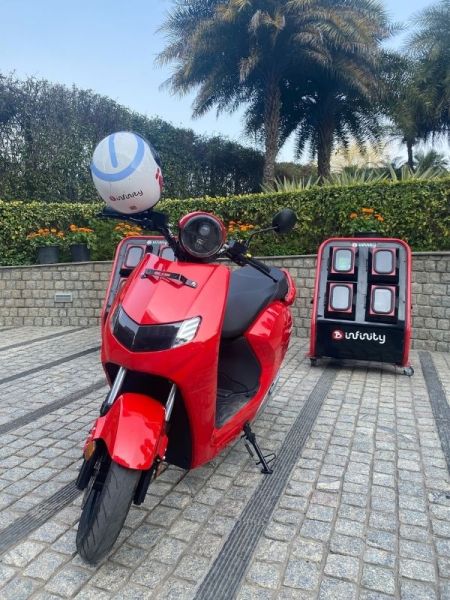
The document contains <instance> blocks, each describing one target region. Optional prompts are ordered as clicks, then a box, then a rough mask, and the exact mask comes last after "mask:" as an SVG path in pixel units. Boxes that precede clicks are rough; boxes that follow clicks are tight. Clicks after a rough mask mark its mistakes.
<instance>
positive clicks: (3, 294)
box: [0, 252, 450, 352]
mask: <svg viewBox="0 0 450 600" xmlns="http://www.w3.org/2000/svg"><path fill="white" fill-rule="evenodd" d="M264 260H265V261H266V262H267V263H268V264H272V265H274V266H278V267H285V268H287V269H289V271H290V272H291V274H292V276H293V277H294V278H295V280H296V282H297V293H298V296H297V300H296V303H295V305H294V307H293V315H294V323H295V333H296V335H298V336H299V337H301V338H303V339H305V338H308V337H309V324H310V314H311V308H312V307H311V301H312V298H313V293H314V277H315V264H316V257H315V256H313V255H311V256H287V257H282V256H281V257H271V258H266V259H264ZM110 269H111V263H110V262H90V263H77V264H59V265H46V266H24V267H0V327H11V326H22V325H34V326H49V325H70V326H75V327H77V326H81V327H89V326H95V325H98V323H99V315H100V310H101V306H102V303H103V298H104V295H105V291H106V287H107V282H108V279H109V272H110ZM59 292H69V293H71V294H72V300H71V302H55V294H56V293H59ZM413 347H414V348H426V349H429V350H438V351H443V352H450V252H441V253H415V254H414V256H413Z"/></svg>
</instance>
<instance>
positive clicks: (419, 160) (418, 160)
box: [414, 148, 449, 174]
mask: <svg viewBox="0 0 450 600" xmlns="http://www.w3.org/2000/svg"><path fill="white" fill-rule="evenodd" d="M414 163H415V167H416V170H417V171H418V172H420V173H422V172H424V171H433V172H435V173H441V174H445V173H447V172H448V167H449V161H448V159H447V157H446V156H445V155H444V154H441V153H440V152H438V151H437V150H435V149H434V148H431V149H430V150H427V151H425V150H422V151H420V152H416V156H415V160H414Z"/></svg>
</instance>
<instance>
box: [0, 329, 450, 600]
mask: <svg viewBox="0 0 450 600" xmlns="http://www.w3.org/2000/svg"><path fill="white" fill-rule="evenodd" d="M60 333H64V335H58V336H57V337H55V338H51V339H47V340H41V339H40V338H43V337H48V336H50V335H52V334H60ZM18 344H22V345H20V346H18ZM98 344H99V337H98V331H97V330H96V329H86V330H83V331H78V332H73V331H72V330H71V329H67V331H64V329H63V328H45V329H38V328H18V329H12V330H9V331H4V332H2V331H0V364H1V367H2V368H1V370H0V427H4V426H5V425H6V426H7V424H8V423H9V422H11V421H13V420H14V419H16V418H17V417H24V418H26V415H27V414H28V413H30V412H31V411H33V410H36V409H45V406H46V405H49V404H51V403H54V402H55V401H57V400H60V399H64V398H65V397H67V395H69V394H72V393H74V392H77V391H80V390H83V389H85V388H88V387H89V386H91V385H92V384H93V383H95V382H101V381H102V378H103V373H102V369H101V366H100V363H99V358H98V352H92V353H90V354H87V355H84V356H79V357H76V358H73V359H71V356H72V355H77V354H79V353H80V352H82V351H83V350H86V349H91V348H95V347H96V346H98ZM11 346H15V347H13V348H10V347H11ZM305 351H306V345H305V343H304V342H301V341H299V340H294V341H293V343H292V345H291V348H290V350H289V354H288V356H287V359H286V361H285V364H284V367H283V370H282V374H281V379H280V384H279V387H278V389H277V392H276V393H275V394H274V395H273V396H272V397H271V399H270V401H269V402H268V404H267V406H266V408H265V410H264V411H263V412H262V413H261V414H260V415H259V417H258V419H257V421H256V422H255V426H254V430H255V432H256V433H257V434H258V436H259V439H260V442H261V444H262V446H263V447H264V448H265V449H267V450H271V451H275V452H276V451H277V449H279V448H280V447H281V445H282V444H283V442H284V440H285V438H286V435H287V433H288V432H289V430H290V428H291V427H292V425H293V424H294V422H295V419H296V418H297V416H298V414H299V411H300V410H301V408H302V407H303V406H304V404H305V402H306V401H307V400H308V397H309V395H310V394H311V392H312V391H313V389H314V387H315V386H316V384H317V382H318V381H319V380H320V378H321V376H322V373H323V372H324V369H327V368H330V367H329V366H327V365H326V364H325V363H324V364H321V365H319V366H317V367H311V366H310V364H309V361H308V360H306V359H305V358H304V356H305ZM411 358H412V362H413V364H414V367H415V371H416V372H415V375H414V377H412V378H407V377H405V376H403V375H402V374H401V373H400V371H398V372H397V373H396V372H395V370H394V369H393V368H392V367H389V366H385V367H380V366H379V365H372V364H364V363H359V364H348V363H345V364H344V365H343V366H341V367H340V368H338V369H337V373H336V378H335V380H334V382H333V385H332V387H331V390H330V391H329V393H328V394H327V396H326V398H325V400H324V402H323V404H322V406H321V409H320V412H319V415H318V417H317V419H316V421H315V423H314V425H313V427H312V429H311V432H310V434H309V436H308V438H307V441H306V443H305V445H304V446H303V449H302V451H301V453H300V454H299V456H298V460H297V463H296V465H295V467H294V469H293V471H292V473H291V474H290V477H289V480H288V482H287V485H286V487H285V489H284V490H283V492H282V494H281V495H280V498H279V500H278V502H277V505H276V508H275V510H274V512H273V514H272V516H271V518H270V520H268V521H267V523H265V524H264V529H263V534H262V535H261V537H260V539H259V541H258V543H257V545H256V548H255V550H254V552H253V555H252V558H251V560H250V563H249V564H248V568H247V570H246V573H245V576H244V578H243V579H242V581H241V582H240V585H239V589H238V592H237V596H236V597H237V598H238V600H247V599H249V600H254V599H257V600H259V599H261V600H265V599H275V598H280V599H291V598H292V599H293V598H295V599H300V600H301V599H309V600H312V599H320V600H332V599H335V600H339V599H342V600H352V599H357V598H360V599H364V600H372V599H379V600H383V599H385V598H401V599H405V600H407V599H408V600H413V599H421V598H423V599H426V600H433V599H434V598H436V599H439V598H440V599H442V600H444V599H450V478H449V473H448V470H447V463H446V460H445V457H444V454H443V451H442V448H441V443H440V438H439V434H438V430H437V427H436V423H435V420H434V416H433V412H432V409H431V405H430V399H429V396H428V390H427V387H426V384H425V380H424V377H423V373H422V371H421V367H420V361H419V358H418V356H417V354H416V353H415V352H413V353H412V357H411ZM58 359H65V360H64V362H61V363H60V364H57V365H55V366H53V367H51V368H46V365H48V363H53V362H54V361H58ZM432 360H433V363H434V366H435V368H436V370H437V372H438V375H439V378H440V380H441V382H442V385H443V387H444V389H445V390H446V394H447V401H449V398H450V356H449V355H445V354H439V353H433V354H432ZM36 367H42V370H40V371H38V372H35V373H33V374H31V375H25V376H21V374H22V373H26V372H27V371H28V370H30V369H34V368H36ZM11 376H17V377H16V378H15V379H14V380H12V381H11V380H9V381H7V382H6V383H2V380H3V379H5V378H10V377H11ZM105 392H106V387H100V388H98V389H96V390H95V391H90V392H89V393H86V394H84V395H81V397H79V398H78V399H75V400H74V401H73V402H70V403H69V404H68V405H66V406H64V407H63V408H58V409H56V410H51V407H50V412H48V413H47V414H43V416H41V417H40V418H38V419H37V420H33V421H31V422H29V423H28V424H25V425H22V426H21V427H20V428H13V429H11V430H10V431H7V432H6V433H3V434H1V435H0V441H1V443H0V547H1V544H2V539H5V531H8V530H6V528H7V527H13V528H14V527H15V525H14V524H17V523H18V522H22V521H24V520H26V519H27V518H28V517H29V515H30V514H34V513H33V511H35V512H36V511H37V510H38V509H39V507H40V506H41V505H42V504H43V503H44V504H45V501H47V500H48V499H52V497H53V496H54V495H55V494H58V492H59V491H60V490H61V489H63V488H64V487H65V486H67V484H69V483H70V482H72V481H73V480H74V479H75V477H76V473H77V469H78V466H79V464H80V455H81V447H82V443H83V440H84V438H85V436H86V434H87V432H88V429H89V427H90V425H91V423H92V421H93V419H94V418H95V416H96V415H97V414H98V408H99V405H100V403H101V401H102V400H103V398H104V395H105ZM262 477H263V476H262V475H261V474H260V473H259V471H258V469H257V468H256V467H255V465H254V464H253V462H252V460H251V459H250V457H249V456H248V454H247V452H246V451H245V448H244V446H243V444H242V442H241V441H238V442H236V443H235V444H234V445H233V446H231V447H230V448H228V449H227V450H226V451H225V452H223V453H222V454H221V455H220V456H219V457H217V458H216V459H215V460H214V461H212V462H211V463H209V464H208V465H205V466H204V467H202V468H200V469H196V470H193V471H191V472H189V473H186V472H183V471H181V470H180V469H176V468H173V467H170V468H169V469H168V470H167V471H165V472H164V473H163V474H162V475H161V477H160V478H159V479H158V480H157V481H156V482H154V483H153V484H152V485H151V487H150V490H149V494H148V495H147V498H146V500H145V502H144V504H143V505H142V506H140V507H132V509H131V511H130V514H129V516H128V518H127V521H126V524H125V527H124V529H123V531H122V533H121V535H120V537H119V540H118V542H117V543H116V545H115V546H114V549H113V551H112V553H111V555H110V556H109V558H108V559H107V560H105V561H104V562H103V563H102V564H101V565H99V566H97V567H90V566H88V565H86V564H85V563H83V562H82V561H81V560H80V558H79V557H78V556H77V555H76V553H75V534H76V526H77V521H78V518H79V514H80V506H79V505H80V502H81V498H80V496H78V497H77V498H76V499H75V500H74V501H72V502H70V503H69V504H68V505H67V506H65V507H63V508H62V509H61V510H59V511H57V512H56V514H54V515H53V516H52V517H51V518H50V519H49V520H48V521H47V522H45V523H44V524H43V525H41V526H40V527H38V528H34V529H33V530H32V531H30V532H29V533H27V535H25V536H24V537H21V539H18V540H13V541H12V542H11V543H10V544H9V545H8V546H9V547H8V548H7V549H6V550H5V551H4V552H3V554H2V555H1V556H0V598H1V599H2V600H3V599H5V600H7V599H12V600H20V599H27V598H31V599H36V600H37V599H40V600H44V599H45V600H52V599H56V598H58V599H59V598H77V599H78V600H85V599H89V598H92V599H96V600H102V599H110V598H114V599H139V598H155V599H158V600H159V599H163V598H174V599H192V600H193V599H194V598H195V596H196V594H197V590H198V588H199V586H200V584H201V583H202V581H203V580H204V579H205V577H206V576H207V574H208V572H209V570H210V569H211V566H212V564H213V562H214V561H215V560H216V558H217V557H218V556H219V555H220V553H221V551H222V548H223V545H224V543H225V541H226V540H227V538H228V536H229V534H230V531H231V530H232V529H233V527H234V526H235V524H236V522H238V521H239V518H240V515H241V514H242V511H243V510H244V508H245V507H246V505H247V504H248V502H249V500H250V498H251V496H252V494H253V493H254V492H255V490H256V489H257V487H258V485H259V484H260V482H261V478H262ZM30 511H31V512H30ZM19 519H21V520H22V521H18V520H19ZM211 600H215V599H211Z"/></svg>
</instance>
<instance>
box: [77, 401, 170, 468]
mask: <svg viewBox="0 0 450 600" xmlns="http://www.w3.org/2000/svg"><path fill="white" fill-rule="evenodd" d="M89 439H90V440H100V439H101V440H103V442H104V443H105V445H106V448H107V450H108V453H109V455H110V456H111V459H112V460H113V461H114V462H116V463H118V464H119V465H122V466H124V467H127V468H129V469H140V470H146V469H149V468H150V467H151V466H152V464H153V462H154V460H155V458H156V457H157V456H159V457H160V458H161V459H162V458H164V455H165V452H166V448H167V436H166V434H165V409H164V406H163V405H162V404H160V403H159V402H157V400H155V399H154V398H151V397H150V396H145V395H144V394H132V393H125V394H121V395H120V396H119V397H118V398H117V399H116V400H115V402H114V404H113V405H112V407H111V408H110V409H109V411H108V412H107V413H106V415H105V416H103V417H99V418H98V419H97V421H96V422H95V425H94V428H93V430H92V431H91V434H90V436H89Z"/></svg>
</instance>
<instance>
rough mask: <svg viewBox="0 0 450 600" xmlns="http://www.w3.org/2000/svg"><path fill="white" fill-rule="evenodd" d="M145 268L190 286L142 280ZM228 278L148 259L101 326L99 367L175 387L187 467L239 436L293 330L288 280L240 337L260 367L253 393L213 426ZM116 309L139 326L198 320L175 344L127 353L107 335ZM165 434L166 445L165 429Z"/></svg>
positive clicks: (221, 272)
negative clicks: (186, 440) (188, 337)
mask: <svg viewBox="0 0 450 600" xmlns="http://www.w3.org/2000/svg"><path fill="white" fill-rule="evenodd" d="M147 269H155V270H161V271H167V272H172V273H178V274H182V275H183V276H184V277H186V278H188V279H189V280H191V281H194V282H195V283H196V287H195V288H192V287H189V286H186V285H182V284H181V283H179V282H177V281H175V282H174V281H172V280H167V279H165V278H163V277H158V276H146V275H145V271H146V270H147ZM229 278H230V272H229V269H228V268H227V267H225V266H222V265H211V264H198V263H186V262H172V261H168V260H165V259H163V258H160V257H158V256H155V255H153V254H149V255H147V256H146V257H144V259H143V260H142V261H141V263H140V264H139V265H138V266H137V267H136V269H135V270H134V272H133V274H132V275H131V276H130V277H129V279H128V281H127V282H126V283H125V285H124V286H123V287H122V289H121V290H120V292H119V293H118V295H117V297H116V299H115V301H114V304H113V306H112V307H111V310H110V313H109V315H108V317H107V318H106V321H105V323H104V326H103V343H102V362H103V364H104V365H106V364H108V363H112V364H115V365H120V366H122V367H124V368H125V369H127V370H129V371H135V372H141V373H142V372H144V373H149V374H152V375H157V376H159V377H163V378H165V379H167V380H169V381H170V382H171V383H174V384H176V386H177V389H178V392H179V395H180V396H181V399H182V402H183V403H184V407H185V411H186V415H187V419H188V423H186V426H189V428H190V439H191V443H192V447H191V452H190V464H189V465H188V467H189V468H194V467H198V466H201V465H203V464H205V463H206V462H208V461H209V460H211V459H212V458H214V457H215V456H216V455H217V454H218V453H219V452H220V451H221V450H222V449H224V448H225V447H226V446H227V445H228V444H229V443H230V442H231V441H232V440H233V439H234V438H236V437H237V436H238V435H239V434H240V432H241V431H242V428H243V426H244V424H245V423H246V422H247V421H251V420H252V419H253V418H254V417H255V415H256V414H257V412H258V410H259V409H260V407H261V404H262V402H263V401H264V399H265V398H266V396H267V394H268V391H269V389H270V387H271V385H272V383H273V381H274V379H275V377H276V375H277V373H278V371H279V369H280V366H281V363H282V361H283V358H284V356H285V354H286V351H287V348H288V344H289V339H290V335H291V331H292V317H291V314H290V310H289V305H291V304H292V303H293V301H294V299H295V285H294V282H293V280H292V278H291V277H290V276H289V275H287V279H288V284H289V291H288V294H287V296H286V300H285V301H279V300H277V301H273V302H272V303H270V304H269V305H268V306H267V307H266V308H265V309H264V310H263V311H262V312H261V313H260V314H259V315H258V316H257V317H256V319H255V321H254V322H253V323H252V324H251V325H250V327H249V328H248V330H247V331H246V332H245V334H244V337H245V338H246V340H247V342H248V344H249V346H250V347H251V349H252V351H253V352H254V354H255V356H256V358H257V360H258V362H259V364H260V367H261V376H260V384H259V388H258V390H257V392H256V394H255V395H254V396H253V397H252V398H251V399H250V400H249V401H248V402H247V403H246V404H245V405H244V406H243V407H242V408H241V409H240V410H239V411H238V412H237V413H236V414H234V415H233V416H232V417H231V418H230V419H229V420H228V421H227V422H226V423H225V424H224V425H223V426H221V427H220V428H217V427H216V398H217V371H218V360H219V346H220V340H221V330H222V323H223V318H224V313H225V308H226V299H227V294H228V287H229ZM119 305H120V306H121V307H122V308H123V309H124V311H125V312H126V314H127V315H128V316H129V317H130V318H131V319H133V321H135V322H136V323H138V324H139V325H143V326H145V325H153V324H155V325H156V324H158V325H159V324H163V323H173V322H180V321H183V320H186V319H190V318H193V317H198V316H199V317H201V323H200V326H199V329H198V331H197V334H196V336H195V338H194V339H193V340H192V341H191V342H189V343H186V344H184V345H181V346H179V347H175V348H169V349H167V350H160V351H152V352H135V351H130V350H129V349H127V348H126V347H124V346H123V345H122V344H121V343H120V342H119V341H118V340H117V339H116V338H115V337H114V336H113V334H112V332H111V320H112V319H113V318H114V313H115V310H116V309H117V308H118V306H119ZM105 370H106V369H105ZM149 393H151V390H149ZM116 402H117V401H116ZM113 408H114V405H113ZM111 410H112V409H111ZM117 414H123V413H117ZM129 423H131V421H129ZM168 435H169V446H170V431H169V432H168ZM138 439H139V438H138V436H137V435H136V433H134V434H133V435H132V436H131V437H130V438H129V441H128V443H129V444H133V443H135V444H136V443H137V441H138Z"/></svg>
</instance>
